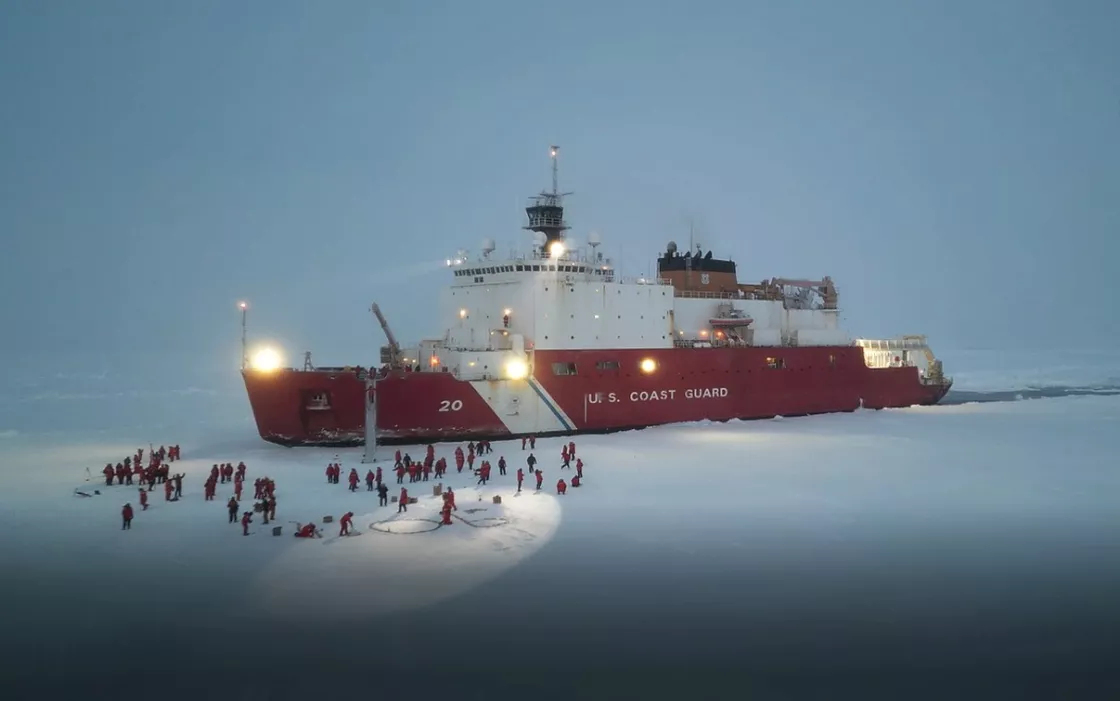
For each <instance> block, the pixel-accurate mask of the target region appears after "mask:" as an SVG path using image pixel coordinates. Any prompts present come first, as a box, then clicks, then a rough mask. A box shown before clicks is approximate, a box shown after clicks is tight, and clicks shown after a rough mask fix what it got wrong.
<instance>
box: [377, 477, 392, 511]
mask: <svg viewBox="0 0 1120 701" xmlns="http://www.w3.org/2000/svg"><path fill="white" fill-rule="evenodd" d="M377 505H378V506H388V505H389V487H388V486H387V485H386V484H385V483H384V482H378V483H377Z"/></svg>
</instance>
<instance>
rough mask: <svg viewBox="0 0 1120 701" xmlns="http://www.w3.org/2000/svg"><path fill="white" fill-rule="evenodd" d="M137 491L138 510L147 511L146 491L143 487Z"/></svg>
mask: <svg viewBox="0 0 1120 701" xmlns="http://www.w3.org/2000/svg"><path fill="white" fill-rule="evenodd" d="M137 491H139V492H140V510H141V511H147V510H148V493H147V492H145V491H144V488H143V487H141V488H140V489H139V490H137Z"/></svg>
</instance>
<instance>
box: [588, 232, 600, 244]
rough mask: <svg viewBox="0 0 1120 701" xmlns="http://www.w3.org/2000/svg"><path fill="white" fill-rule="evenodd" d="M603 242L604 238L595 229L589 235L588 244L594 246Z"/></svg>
mask: <svg viewBox="0 0 1120 701" xmlns="http://www.w3.org/2000/svg"><path fill="white" fill-rule="evenodd" d="M602 242H603V238H602V237H601V236H599V234H598V233H597V232H595V231H592V232H591V233H590V234H588V235H587V245H588V246H591V247H592V248H594V247H595V246H598V245H599V244H601V243H602Z"/></svg>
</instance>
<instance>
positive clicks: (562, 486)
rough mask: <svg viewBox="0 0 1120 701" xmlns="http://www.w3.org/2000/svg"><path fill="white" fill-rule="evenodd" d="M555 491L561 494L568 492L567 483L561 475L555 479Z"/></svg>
mask: <svg viewBox="0 0 1120 701" xmlns="http://www.w3.org/2000/svg"><path fill="white" fill-rule="evenodd" d="M556 493H557V494H559V495H561V496H563V495H564V494H567V493H568V484H567V483H566V482H565V481H564V478H563V477H561V478H560V479H559V480H557V481H556Z"/></svg>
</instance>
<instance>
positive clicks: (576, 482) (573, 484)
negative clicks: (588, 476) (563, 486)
mask: <svg viewBox="0 0 1120 701" xmlns="http://www.w3.org/2000/svg"><path fill="white" fill-rule="evenodd" d="M579 481H580V477H579V475H576V476H575V477H573V478H572V486H573V487H578V486H579Z"/></svg>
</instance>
